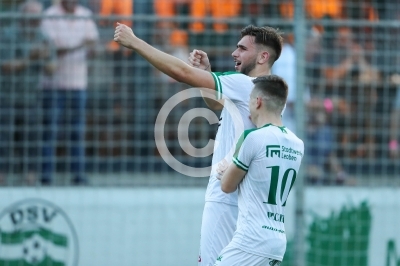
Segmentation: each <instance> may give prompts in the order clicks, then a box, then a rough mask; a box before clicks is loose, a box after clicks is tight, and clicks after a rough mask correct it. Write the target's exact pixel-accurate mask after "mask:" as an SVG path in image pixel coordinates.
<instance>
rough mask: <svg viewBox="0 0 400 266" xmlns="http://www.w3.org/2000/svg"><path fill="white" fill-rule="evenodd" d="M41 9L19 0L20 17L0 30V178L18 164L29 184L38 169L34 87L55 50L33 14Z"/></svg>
mask: <svg viewBox="0 0 400 266" xmlns="http://www.w3.org/2000/svg"><path fill="white" fill-rule="evenodd" d="M42 12H43V6H42V4H41V3H40V2H38V1H35V0H27V1H25V2H23V3H22V4H21V5H20V6H19V14H21V15H22V17H21V18H19V19H18V21H17V22H15V23H12V24H11V25H9V26H8V27H5V28H2V29H1V33H0V36H1V38H0V88H1V91H0V180H1V179H3V178H4V176H3V175H5V173H6V172H8V171H12V168H11V167H12V165H13V164H15V163H18V164H19V167H18V168H19V169H20V170H21V171H22V174H23V175H24V178H25V181H26V182H27V183H28V184H30V185H32V184H33V183H35V178H36V176H35V175H36V171H37V170H38V169H37V161H36V160H37V158H38V156H37V154H36V153H37V151H38V150H37V149H36V145H35V144H34V143H37V139H36V132H34V130H33V128H34V126H33V125H34V124H36V123H37V121H36V116H37V113H36V112H35V110H37V109H36V97H37V92H38V91H37V89H38V88H39V87H40V77H41V76H45V77H50V76H51V75H52V73H53V72H54V69H55V66H56V53H55V49H54V47H53V46H52V45H51V43H50V42H49V40H48V39H47V38H46V36H44V35H43V34H42V32H41V30H40V18H39V17H35V16H40V15H41V14H42ZM14 141H15V142H14ZM2 176H3V178H2Z"/></svg>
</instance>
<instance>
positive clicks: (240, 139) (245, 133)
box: [232, 123, 287, 171]
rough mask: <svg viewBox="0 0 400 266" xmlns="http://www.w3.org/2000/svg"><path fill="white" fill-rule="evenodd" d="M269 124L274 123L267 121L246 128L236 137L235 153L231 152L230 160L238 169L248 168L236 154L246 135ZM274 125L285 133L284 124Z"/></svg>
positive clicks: (245, 169)
mask: <svg viewBox="0 0 400 266" xmlns="http://www.w3.org/2000/svg"><path fill="white" fill-rule="evenodd" d="M269 126H275V125H273V124H271V123H269V124H266V125H264V126H262V127H259V128H251V129H247V130H245V131H244V132H243V133H242V135H240V137H239V139H238V141H237V143H236V148H235V153H234V154H233V159H232V161H233V162H234V163H235V164H236V165H237V166H238V167H239V168H240V169H242V170H244V171H247V170H248V169H249V167H248V166H247V165H245V164H244V163H242V162H241V161H240V160H239V159H238V158H237V156H238V155H239V151H240V148H241V147H242V144H243V142H244V140H245V139H246V137H247V136H248V135H249V134H250V133H251V132H253V131H256V130H258V129H262V128H266V127H269ZM275 127H277V128H279V129H280V130H281V131H282V133H284V134H287V131H286V127H285V126H282V127H280V126H275Z"/></svg>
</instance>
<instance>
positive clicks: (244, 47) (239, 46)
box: [236, 44, 247, 50]
mask: <svg viewBox="0 0 400 266" xmlns="http://www.w3.org/2000/svg"><path fill="white" fill-rule="evenodd" d="M236 47H237V48H240V49H243V50H247V47H246V46H244V45H241V44H238V45H236Z"/></svg>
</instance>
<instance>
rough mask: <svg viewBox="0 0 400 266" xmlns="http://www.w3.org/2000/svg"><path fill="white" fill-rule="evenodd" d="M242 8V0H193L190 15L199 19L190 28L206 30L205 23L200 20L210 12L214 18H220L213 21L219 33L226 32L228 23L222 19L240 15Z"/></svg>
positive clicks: (198, 30) (214, 27)
mask: <svg viewBox="0 0 400 266" xmlns="http://www.w3.org/2000/svg"><path fill="white" fill-rule="evenodd" d="M240 9H241V0H213V1H204V0H192V5H191V10H190V15H191V16H192V17H193V18H195V19H197V21H195V22H194V23H192V24H191V25H190V29H191V30H192V31H194V32H201V31H204V29H205V25H204V23H203V22H200V21H201V20H202V19H203V18H204V17H206V16H207V15H208V14H211V16H212V18H214V19H216V20H219V21H216V22H214V23H213V26H212V28H213V29H214V30H215V31H216V32H219V33H222V32H225V31H226V30H227V29H228V24H227V23H223V22H220V21H221V20H222V19H227V18H235V17H238V16H239V15H240ZM199 20H200V21H199Z"/></svg>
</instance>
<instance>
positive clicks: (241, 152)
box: [232, 130, 258, 172]
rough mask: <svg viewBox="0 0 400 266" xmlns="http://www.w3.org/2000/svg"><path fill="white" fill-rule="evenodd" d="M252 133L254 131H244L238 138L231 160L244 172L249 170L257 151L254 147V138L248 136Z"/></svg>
mask: <svg viewBox="0 0 400 266" xmlns="http://www.w3.org/2000/svg"><path fill="white" fill-rule="evenodd" d="M252 131H254V130H246V131H245V132H243V134H242V135H241V136H240V138H239V140H238V142H237V144H236V149H235V154H234V155H233V159H232V161H233V163H234V164H235V165H236V166H237V167H239V168H240V169H242V170H244V171H246V172H247V171H248V170H249V166H250V163H251V161H252V160H253V158H255V156H256V153H257V150H258V149H257V147H256V145H255V138H253V137H252V136H249V134H250V133H251V132H252Z"/></svg>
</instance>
